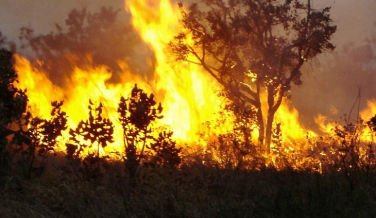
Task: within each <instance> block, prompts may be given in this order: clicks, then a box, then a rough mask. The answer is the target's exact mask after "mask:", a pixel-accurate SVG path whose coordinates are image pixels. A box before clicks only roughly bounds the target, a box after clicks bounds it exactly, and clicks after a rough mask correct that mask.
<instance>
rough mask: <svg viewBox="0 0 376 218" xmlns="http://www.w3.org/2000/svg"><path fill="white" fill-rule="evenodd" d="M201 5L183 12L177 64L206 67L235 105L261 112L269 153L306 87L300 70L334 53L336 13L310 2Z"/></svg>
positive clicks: (214, 0)
mask: <svg viewBox="0 0 376 218" xmlns="http://www.w3.org/2000/svg"><path fill="white" fill-rule="evenodd" d="M201 2H202V3H203V5H201V4H200V5H199V4H196V3H194V4H192V5H191V6H190V7H189V10H188V11H185V10H183V9H182V10H181V11H182V15H183V19H182V25H183V26H184V28H185V31H184V32H182V33H180V34H178V35H177V36H176V37H175V40H174V41H173V42H171V46H172V49H173V51H174V52H175V53H176V55H177V59H179V60H183V61H187V62H190V63H194V64H198V65H201V66H202V67H203V69H204V70H205V71H206V72H208V73H209V74H210V75H211V76H212V77H213V78H214V79H215V80H216V81H218V82H219V83H220V84H221V85H222V86H223V89H224V91H225V92H226V95H227V96H228V97H229V98H230V99H231V100H232V101H233V102H234V104H235V105H237V106H239V107H243V108H249V107H254V108H255V112H256V116H257V122H258V126H259V128H260V130H259V144H260V145H262V144H264V145H266V150H267V151H269V150H270V143H271V136H272V127H273V120H274V115H275V113H276V111H277V109H278V108H279V106H280V105H281V102H282V99H283V98H284V97H289V95H290V94H289V92H290V89H291V86H292V85H301V84H302V81H301V71H300V68H301V67H302V65H303V64H304V63H305V62H306V61H308V60H310V59H312V58H314V57H315V56H317V55H318V54H320V53H322V52H324V51H326V50H333V49H334V46H333V44H332V43H330V42H329V40H330V37H331V36H332V34H333V33H334V32H335V31H336V26H333V25H332V20H331V19H330V15H329V12H330V8H329V7H327V8H324V9H322V10H317V9H314V8H312V7H311V3H310V0H308V1H307V3H301V2H300V1H298V0H296V1H292V0H285V1H277V0H240V1H234V0H228V1H227V0H219V1H218V0H201ZM180 6H181V7H182V5H180ZM189 38H192V39H193V42H194V43H193V44H188V43H187V41H189V40H188V39H189ZM262 98H266V101H263V100H262ZM262 108H265V109H266V113H267V114H266V115H264V114H263V110H262ZM265 121H266V124H265Z"/></svg>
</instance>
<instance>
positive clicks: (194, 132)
mask: <svg viewBox="0 0 376 218" xmlns="http://www.w3.org/2000/svg"><path fill="white" fill-rule="evenodd" d="M125 8H126V10H127V11H128V12H130V13H131V15H132V24H133V26H134V28H135V29H136V30H137V31H138V33H139V35H140V36H141V38H142V39H143V41H144V42H145V43H147V44H148V45H149V46H150V48H151V49H152V51H153V52H154V54H155V57H156V65H155V69H154V74H153V76H152V77H148V78H146V77H142V76H141V75H138V74H135V73H134V72H131V71H130V70H129V68H128V67H127V64H126V62H125V61H121V60H119V61H118V63H119V66H120V68H121V69H122V70H121V71H120V72H117V73H119V75H120V81H118V83H110V82H109V79H110V78H111V77H112V72H110V71H109V70H108V68H107V67H106V66H97V65H94V63H92V60H91V58H90V55H88V56H87V57H86V59H87V61H86V63H87V65H86V66H84V67H81V68H80V67H75V68H74V70H73V72H72V73H71V74H70V76H66V77H65V78H62V79H63V80H64V82H65V83H64V84H65V85H63V86H58V85H55V84H53V83H52V82H51V81H50V80H49V78H48V73H46V72H42V71H39V70H37V68H34V67H33V66H32V64H31V63H30V62H29V61H28V60H26V59H25V58H23V57H21V56H20V55H16V56H15V59H16V63H15V67H16V70H17V71H18V74H19V80H20V84H19V85H18V86H19V88H22V89H27V95H28V96H29V100H30V101H29V105H30V107H31V108H32V113H33V114H34V116H40V117H43V118H48V117H49V116H50V111H51V106H50V102H52V101H55V100H64V105H63V108H62V109H63V110H64V111H66V112H67V114H68V116H69V128H75V127H76V126H77V124H78V123H79V122H80V120H83V119H87V114H88V113H87V106H88V101H89V99H91V100H92V101H93V102H95V103H96V104H99V102H101V103H102V104H103V105H104V110H105V111H104V112H105V116H106V117H108V118H109V119H110V120H111V121H112V122H113V124H114V126H115V133H114V138H115V142H114V143H113V144H111V145H109V146H108V147H107V148H106V150H108V151H113V150H117V151H119V150H120V151H121V150H122V149H123V143H122V137H123V136H122V130H121V129H122V128H121V126H120V123H119V122H118V113H117V107H118V103H119V99H120V97H121V96H124V97H128V96H129V93H130V91H131V88H132V87H133V85H134V84H135V83H137V84H138V86H139V87H140V88H142V89H144V90H145V92H147V93H153V94H154V95H155V97H156V100H157V101H158V102H161V103H162V106H163V108H164V112H163V115H164V118H163V119H162V120H161V123H160V124H163V125H168V126H170V127H171V129H172V130H173V132H174V138H175V139H177V140H178V141H181V142H184V143H187V144H189V143H191V144H194V143H198V142H200V140H201V138H200V134H199V133H200V132H201V133H202V132H204V131H206V130H204V129H205V128H204V127H205V126H204V125H203V123H205V122H206V121H216V120H222V121H221V122H218V124H217V125H216V127H215V128H211V129H210V131H211V132H209V133H205V134H213V135H218V134H221V133H227V132H230V131H232V130H233V126H234V124H233V120H235V119H234V116H233V115H232V114H231V113H223V105H224V104H225V99H223V97H219V95H218V94H217V93H218V91H220V90H221V88H222V87H221V86H220V85H219V84H218V83H217V82H216V81H214V80H213V79H212V78H211V77H210V75H209V74H207V73H206V72H205V71H204V70H203V69H202V68H201V67H200V66H199V65H195V64H190V63H186V62H177V61H176V60H175V57H174V54H173V53H172V51H171V50H170V47H169V42H170V41H172V40H173V39H174V36H175V35H176V33H178V32H181V30H182V29H181V28H182V27H181V23H180V21H179V20H180V19H181V17H180V16H181V14H180V10H179V8H178V5H175V6H174V5H173V4H171V2H170V1H169V0H159V1H151V0H127V1H126V2H125ZM93 37H94V36H93ZM191 43H193V41H192V42H191ZM74 59H75V58H72V60H74ZM94 66H95V67H94ZM150 78H151V79H150ZM264 100H265V99H264ZM368 105H369V109H367V110H365V111H363V112H362V113H361V116H362V117H363V118H364V119H368V118H369V117H370V116H372V114H375V113H376V103H374V102H369V103H368ZM263 110H265V108H263ZM221 111H222V113H220V112H221ZM265 111H266V110H265ZM315 121H316V122H317V123H318V124H319V125H320V128H321V130H322V131H324V132H330V131H331V129H332V128H334V126H335V123H328V122H326V118H325V117H324V116H321V115H319V116H317V117H316V120H315ZM275 123H280V128H281V131H282V138H281V139H280V140H281V141H282V143H283V144H284V148H283V149H285V153H287V154H289V153H293V152H296V151H302V150H305V151H307V150H312V149H313V148H312V146H311V145H310V144H309V143H307V142H306V141H305V142H303V141H304V140H305V139H306V137H307V134H309V135H310V136H317V134H316V133H314V132H312V131H307V130H306V129H305V128H303V127H302V126H301V125H300V123H299V113H298V111H297V110H296V109H295V108H293V107H292V106H291V105H290V103H289V101H288V100H287V99H285V100H284V101H283V102H282V105H281V106H280V108H279V110H278V111H277V113H276V115H275ZM253 134H256V135H257V134H258V131H257V128H256V129H255V130H254V133H253ZM201 136H202V135H201ZM204 138H205V137H204ZM253 138H257V136H253ZM63 140H65V142H66V141H67V140H68V133H65V135H64V139H63ZM203 146H205V143H203ZM270 159H271V161H273V162H274V160H275V159H276V158H275V157H270ZM302 161H303V160H302Z"/></svg>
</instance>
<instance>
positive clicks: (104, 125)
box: [67, 100, 114, 178]
mask: <svg viewBox="0 0 376 218" xmlns="http://www.w3.org/2000/svg"><path fill="white" fill-rule="evenodd" d="M88 109H89V119H88V120H86V121H83V120H81V121H80V123H79V124H78V126H77V128H76V129H75V130H73V129H71V130H70V131H69V134H70V141H72V142H73V143H68V144H67V158H68V160H70V161H72V162H76V163H78V165H79V164H80V161H81V158H83V159H82V163H83V169H81V170H83V172H84V175H85V176H87V177H91V178H98V177H99V176H100V174H101V168H100V165H101V162H103V163H104V162H105V161H106V159H107V158H108V156H102V157H101V156H100V149H101V148H102V149H104V148H105V147H106V146H107V144H108V143H112V142H114V141H113V133H114V127H113V125H112V122H111V121H110V120H109V119H106V118H103V117H102V110H103V105H102V103H100V104H99V106H98V107H97V108H95V107H94V104H93V103H92V101H91V100H89V106H88ZM95 145H96V146H97V151H96V153H92V152H89V153H88V155H86V156H85V157H82V152H83V151H84V150H85V148H87V147H88V148H91V147H93V146H95ZM75 167H77V164H76V166H75Z"/></svg>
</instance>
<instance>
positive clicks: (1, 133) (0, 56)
mask: <svg viewBox="0 0 376 218" xmlns="http://www.w3.org/2000/svg"><path fill="white" fill-rule="evenodd" d="M17 77H18V75H17V72H16V71H15V69H14V67H13V65H12V53H11V52H9V51H6V50H4V49H0V158H1V160H0V167H1V169H0V171H2V170H4V166H5V165H6V162H7V161H8V160H7V154H6V153H7V152H6V148H7V146H8V145H9V143H10V139H11V138H10V137H11V136H12V135H13V142H15V143H17V144H19V145H22V143H23V142H25V141H27V138H26V137H25V136H23V135H22V131H21V130H22V121H21V120H22V118H23V117H28V116H30V114H29V113H26V107H27V101H28V98H27V96H26V91H23V90H20V89H18V88H16V87H15V83H16V82H17ZM26 121H27V119H26Z"/></svg>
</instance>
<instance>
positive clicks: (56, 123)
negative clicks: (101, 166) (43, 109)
mask: <svg viewBox="0 0 376 218" xmlns="http://www.w3.org/2000/svg"><path fill="white" fill-rule="evenodd" d="M51 105H52V106H53V109H52V111H51V115H52V118H51V119H50V120H47V119H41V118H39V117H35V118H33V119H32V120H31V121H30V128H29V129H28V130H27V131H25V132H24V133H23V134H24V135H26V136H27V137H28V138H29V142H28V143H27V144H26V145H27V146H26V149H25V150H22V157H23V159H22V161H23V165H24V166H23V167H24V176H25V177H26V178H31V174H32V172H33V171H34V172H36V174H40V173H42V172H43V171H44V169H45V168H46V163H47V157H48V155H49V153H50V152H54V151H55V146H56V144H57V142H58V141H57V138H58V137H59V136H61V135H62V132H63V131H64V130H66V129H67V116H66V113H65V112H64V111H61V106H62V105H63V102H57V101H54V102H52V103H51ZM36 155H38V157H41V161H40V163H39V166H35V160H36Z"/></svg>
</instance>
